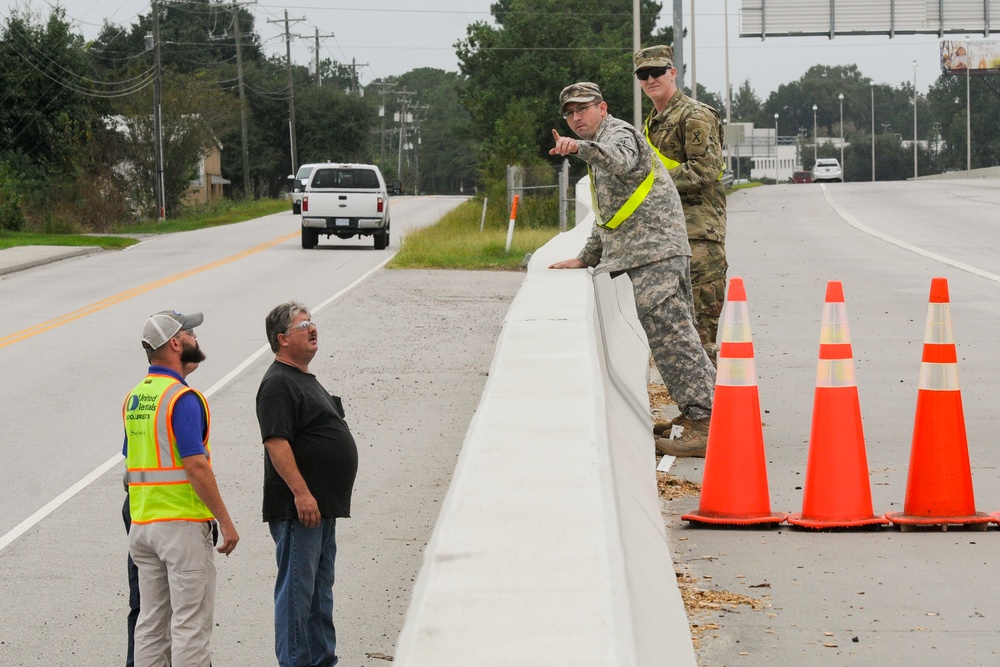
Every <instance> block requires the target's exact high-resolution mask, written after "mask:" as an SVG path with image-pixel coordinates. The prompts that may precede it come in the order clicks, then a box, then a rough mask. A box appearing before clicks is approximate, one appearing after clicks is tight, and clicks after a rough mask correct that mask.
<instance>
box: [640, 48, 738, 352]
mask: <svg viewBox="0 0 1000 667" xmlns="http://www.w3.org/2000/svg"><path fill="white" fill-rule="evenodd" d="M672 58H673V52H672V50H671V49H670V47H667V46H651V47H649V48H647V49H643V50H642V51H639V52H638V53H636V54H635V56H634V58H633V61H634V63H635V68H636V70H639V69H642V68H643V67H651V66H657V65H660V63H663V62H664V60H666V61H669V62H670V63H671V66H672ZM654 63H655V65H654ZM645 125H646V128H647V131H648V135H647V136H648V137H649V141H650V142H651V143H652V144H653V145H654V146H656V148H657V149H658V150H659V151H660V152H661V153H662V154H663V155H664V156H665V157H667V158H669V159H670V160H673V161H674V162H679V163H680V164H679V165H678V166H676V167H673V168H672V169H670V176H671V178H673V179H674V185H676V186H677V191H678V192H679V193H680V196H681V204H682V205H683V206H684V220H685V222H686V223H687V232H688V240H689V241H690V242H691V287H692V292H693V296H694V309H695V319H696V321H697V328H698V335H699V336H700V337H701V342H702V344H703V345H704V346H705V350H706V351H707V352H708V353H709V356H711V357H712V359H713V360H715V358H716V355H717V353H718V346H717V344H716V340H717V337H718V332H719V316H720V315H721V314H722V306H723V302H724V301H725V296H726V295H725V292H726V269H728V268H729V265H728V264H727V263H726V245H725V244H726V188H725V186H723V185H722V182H721V181H720V180H719V174H721V173H722V170H723V169H724V168H725V159H724V158H723V156H722V120H721V119H720V118H719V113H718V112H717V111H716V110H715V109H713V108H712V107H710V106H708V105H707V104H703V103H702V102H698V101H696V100H693V99H691V98H690V97H688V96H687V95H685V94H684V93H683V91H681V90H679V89H678V90H677V92H675V93H674V94H673V96H671V98H670V100H668V101H667V104H666V106H665V107H664V108H663V111H660V112H657V111H656V109H653V110H652V111H651V112H650V114H649V117H648V118H646V123H645Z"/></svg>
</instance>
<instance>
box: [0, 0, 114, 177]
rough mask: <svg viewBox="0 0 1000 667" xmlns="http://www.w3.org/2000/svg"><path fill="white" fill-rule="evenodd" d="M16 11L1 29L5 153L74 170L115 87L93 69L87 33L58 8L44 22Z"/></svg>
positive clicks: (1, 149)
mask: <svg viewBox="0 0 1000 667" xmlns="http://www.w3.org/2000/svg"><path fill="white" fill-rule="evenodd" d="M34 20H35V19H34V18H33V17H32V16H30V15H29V14H22V13H19V12H17V11H14V12H12V13H11V15H10V16H9V17H8V19H7V23H6V25H5V26H4V27H3V29H2V31H0V90H2V91H3V104H0V154H10V153H17V154H21V155H23V156H25V158H26V159H25V160H24V161H21V160H15V159H14V158H10V157H8V158H7V161H8V162H9V163H13V164H23V165H37V166H38V167H40V168H41V169H42V170H43V171H44V172H48V173H51V172H60V171H67V170H70V169H72V166H73V161H74V159H75V158H76V157H77V156H78V154H79V151H80V150H81V147H82V146H84V145H85V144H86V142H87V141H88V140H89V137H90V133H91V132H92V131H93V129H94V127H95V125H96V124H97V123H98V121H99V118H100V116H101V113H102V109H103V105H102V101H103V98H104V97H105V96H106V95H108V94H110V93H111V92H113V91H109V90H108V89H106V88H105V87H104V86H103V85H101V82H100V81H97V80H95V79H94V78H93V74H92V73H91V72H90V71H89V66H88V60H87V57H86V51H85V49H84V44H83V40H82V38H80V37H79V36H77V35H74V34H72V33H71V32H70V26H69V24H68V23H67V22H66V20H65V11H64V10H63V9H61V8H56V9H55V10H54V11H53V12H52V13H51V14H50V15H49V17H48V20H47V21H46V22H45V23H44V24H37V23H35V22H34Z"/></svg>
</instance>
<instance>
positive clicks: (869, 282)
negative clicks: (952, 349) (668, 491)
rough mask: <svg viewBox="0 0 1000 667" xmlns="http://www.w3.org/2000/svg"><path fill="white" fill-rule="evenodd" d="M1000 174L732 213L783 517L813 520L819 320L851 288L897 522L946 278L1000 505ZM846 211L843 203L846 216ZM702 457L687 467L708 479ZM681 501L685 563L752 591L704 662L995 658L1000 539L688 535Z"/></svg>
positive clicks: (711, 637) (873, 438)
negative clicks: (940, 286) (810, 487)
mask: <svg viewBox="0 0 1000 667" xmlns="http://www.w3.org/2000/svg"><path fill="white" fill-rule="evenodd" d="M998 205H1000V188H998V187H997V182H996V181H968V182H965V181H936V182H935V181H929V182H928V181H921V182H914V183H910V182H905V183H888V184H877V185H875V184H870V183H860V184H831V185H827V186H825V190H824V187H821V186H818V185H782V186H777V187H762V188H757V189H753V190H747V191H743V192H738V193H736V194H734V195H733V196H732V197H731V198H730V200H729V237H728V243H727V247H728V252H729V261H730V269H729V276H730V277H732V276H742V277H743V278H744V280H745V282H746V291H747V299H748V305H749V310H750V317H751V323H752V329H753V343H754V349H755V354H756V362H757V371H758V375H759V395H760V403H761V410H762V413H763V414H762V417H763V421H764V424H765V427H764V442H765V451H766V459H767V463H768V481H769V492H770V499H771V506H772V509H773V510H776V511H786V512H798V511H801V509H802V487H803V483H804V481H805V472H806V460H807V452H808V442H809V435H810V425H811V418H812V402H813V389H814V387H815V377H816V360H817V352H818V348H819V330H820V318H821V316H822V312H823V300H824V295H825V287H826V283H827V281H828V280H840V281H842V282H843V286H844V293H845V298H846V306H847V313H848V318H849V324H850V331H851V337H852V343H853V352H854V359H855V368H856V370H857V377H858V391H859V395H860V402H861V413H862V416H863V420H864V422H863V423H864V433H865V436H866V442H867V456H868V464H869V468H870V470H871V483H872V487H871V488H872V496H873V504H874V509H875V512H876V513H884V512H890V511H901V510H902V507H903V502H904V499H905V497H906V484H907V469H908V463H909V452H910V444H911V439H912V434H913V421H914V412H915V407H916V396H917V380H918V377H919V372H920V360H921V354H922V345H923V340H924V323H925V319H926V317H927V302H928V296H929V289H930V281H931V278H932V277H934V276H945V277H947V278H948V280H949V287H950V294H951V313H952V320H953V329H954V335H955V340H956V344H957V348H958V364H959V376H960V383H961V390H962V398H963V401H964V407H965V419H966V425H967V434H968V442H969V452H970V457H971V460H972V472H973V483H974V488H975V498H976V505H977V509H978V510H979V511H982V512H995V511H997V510H998V509H1000V470H998V467H1000V466H998V464H1000V454H998V449H997V436H996V433H997V417H996V405H997V404H998V402H1000V384H998V382H997V368H998V362H1000V359H998V357H1000V345H998V344H997V332H998V331H1000V299H998V298H997V297H998V293H1000V275H998V274H1000V253H998V252H997V251H998V249H1000V228H998V227H997V223H996V221H997V219H998V217H997V213H998ZM835 207H836V208H835ZM702 467H703V462H702V461H701V460H679V461H678V462H677V463H676V464H675V465H674V469H673V472H674V473H676V474H678V475H679V476H681V477H685V478H688V479H692V480H695V481H700V479H701V473H702ZM697 506H698V499H697V498H687V499H679V500H674V501H670V502H668V503H666V507H667V509H666V512H665V517H666V520H667V525H668V529H669V533H670V540H671V544H672V547H673V550H674V558H675V562H676V564H677V566H678V569H679V570H680V571H682V572H685V573H687V574H688V575H689V576H691V577H692V578H694V579H695V584H694V585H695V586H696V587H698V588H701V589H705V590H709V591H716V592H717V593H719V592H734V593H739V594H742V595H746V596H750V597H752V598H756V599H758V600H760V601H762V603H763V604H764V606H763V607H762V608H761V609H760V610H753V609H752V608H751V607H750V606H748V605H745V604H744V605H739V606H737V608H736V609H731V608H730V607H728V606H727V605H725V604H723V605H721V607H718V608H714V609H708V610H705V611H703V612H701V613H699V614H698V615H697V616H696V617H695V619H694V622H695V623H697V624H698V626H700V628H701V632H700V633H699V634H702V636H701V639H700V640H699V645H700V649H699V658H700V662H701V664H703V665H706V666H707V665H711V666H713V667H716V666H722V665H768V666H774V665H782V666H793V665H943V664H961V665H984V666H985V665H995V664H997V662H998V657H997V651H998V649H997V645H996V628H997V624H998V623H1000V607H998V605H997V603H996V589H995V587H994V584H993V580H994V579H995V567H996V556H995V553H996V549H997V548H998V546H1000V531H998V530H997V528H996V526H993V527H991V528H990V530H989V531H988V532H970V531H966V530H960V529H956V528H954V527H953V528H952V529H951V530H949V531H947V532H941V531H940V530H937V531H918V532H912V533H905V534H904V533H901V532H899V530H898V529H895V528H884V529H882V530H880V531H875V532H872V531H861V532H854V531H852V532H845V531H840V532H832V531H827V532H815V531H807V530H802V529H798V528H790V527H788V526H787V524H786V525H785V526H783V527H780V528H771V529H768V528H764V529H761V528H743V529H705V528H692V527H690V526H689V525H688V524H687V523H686V522H682V521H681V520H680V515H681V514H683V513H686V512H689V511H691V510H693V509H695V508H696V507H697Z"/></svg>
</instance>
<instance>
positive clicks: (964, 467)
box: [885, 278, 995, 531]
mask: <svg viewBox="0 0 1000 667" xmlns="http://www.w3.org/2000/svg"><path fill="white" fill-rule="evenodd" d="M885 517H886V518H887V519H889V521H891V522H892V523H894V524H897V525H898V526H899V527H900V529H901V530H903V531H908V530H913V529H914V527H916V526H941V528H942V530H947V529H948V526H949V525H950V524H958V525H968V526H969V527H970V528H973V529H977V530H986V527H987V524H988V523H989V522H990V521H993V520H995V519H994V518H993V517H991V516H990V515H988V514H984V513H982V512H977V511H976V501H975V497H974V495H973V490H972V469H971V465H970V463H969V443H968V440H967V439H966V433H965V414H964V412H963V410H962V392H961V391H960V390H959V387H958V353H957V351H956V349H955V339H954V338H953V336H952V331H951V305H950V301H949V296H948V281H947V280H946V279H945V278H934V279H932V280H931V294H930V303H929V305H928V308H927V325H926V327H925V329H924V351H923V358H922V359H921V364H920V385H919V389H918V390H917V411H916V417H915V419H914V424H913V444H912V445H911V447H910V467H909V473H908V476H907V480H906V502H905V503H904V505H903V511H902V512H891V513H889V514H886V515H885Z"/></svg>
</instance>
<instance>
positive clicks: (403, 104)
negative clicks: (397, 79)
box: [396, 90, 416, 181]
mask: <svg viewBox="0 0 1000 667" xmlns="http://www.w3.org/2000/svg"><path fill="white" fill-rule="evenodd" d="M396 95H398V96H399V101H400V107H399V112H398V113H399V154H398V157H397V161H396V178H397V179H399V180H400V181H402V180H403V142H404V140H405V139H406V116H407V113H408V112H409V107H410V95H416V93H415V92H412V91H407V90H401V91H399V92H398V93H396Z"/></svg>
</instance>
